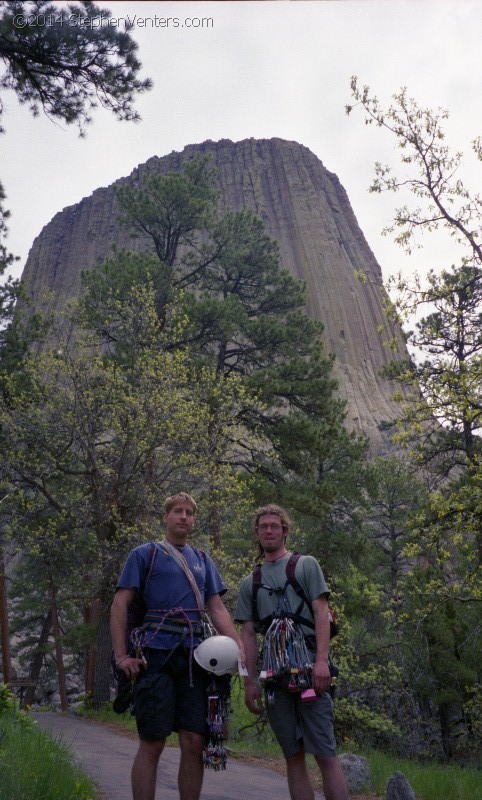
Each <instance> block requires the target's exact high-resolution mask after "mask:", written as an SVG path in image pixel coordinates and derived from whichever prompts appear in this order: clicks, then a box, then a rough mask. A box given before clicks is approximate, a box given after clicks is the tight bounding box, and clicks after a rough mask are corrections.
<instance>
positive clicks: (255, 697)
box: [241, 621, 263, 714]
mask: <svg viewBox="0 0 482 800" xmlns="http://www.w3.org/2000/svg"><path fill="white" fill-rule="evenodd" d="M241 637H242V640H243V644H244V650H245V653H246V669H247V670H248V675H247V677H246V678H245V679H244V702H245V703H246V706H247V708H249V710H250V711H251V712H252V713H253V714H261V709H262V705H263V704H262V701H261V693H260V691H259V687H258V684H257V682H256V656H257V640H256V630H255V627H254V623H253V622H251V621H248V622H243V628H242V631H241Z"/></svg>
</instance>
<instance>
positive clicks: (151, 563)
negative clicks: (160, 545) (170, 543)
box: [139, 542, 157, 595]
mask: <svg viewBox="0 0 482 800" xmlns="http://www.w3.org/2000/svg"><path fill="white" fill-rule="evenodd" d="M156 555H157V547H156V545H155V544H154V542H151V549H150V551H149V565H148V567H147V571H146V572H145V573H144V578H143V581H142V585H141V588H140V590H139V591H140V593H141V594H142V595H144V592H145V590H146V586H147V584H148V583H149V579H150V577H151V574H152V570H153V568H154V562H155V560H156Z"/></svg>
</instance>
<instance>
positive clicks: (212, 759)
mask: <svg viewBox="0 0 482 800" xmlns="http://www.w3.org/2000/svg"><path fill="white" fill-rule="evenodd" d="M230 692H231V682H230V676H229V675H220V676H216V677H214V678H213V680H212V681H211V683H210V684H209V686H208V688H207V694H208V714H207V723H208V735H207V739H206V744H205V746H204V754H203V761H204V767H205V769H214V770H215V771H216V772H219V771H220V770H223V769H226V762H227V760H228V752H227V750H226V747H225V745H224V740H225V733H226V725H227V722H228V719H229V716H230V712H231V707H230V704H229V696H230Z"/></svg>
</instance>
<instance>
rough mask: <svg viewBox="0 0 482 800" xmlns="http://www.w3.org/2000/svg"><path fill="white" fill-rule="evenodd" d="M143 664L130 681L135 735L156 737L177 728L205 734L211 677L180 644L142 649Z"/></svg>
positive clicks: (177, 729) (167, 734)
mask: <svg viewBox="0 0 482 800" xmlns="http://www.w3.org/2000/svg"><path fill="white" fill-rule="evenodd" d="M144 654H145V657H146V661H147V668H146V669H143V670H142V671H141V673H140V675H139V677H138V679H137V681H136V683H135V684H134V711H133V713H134V715H135V717H136V722H137V730H138V733H139V738H140V739H143V740H145V741H159V740H160V739H165V738H166V737H167V736H169V734H170V733H172V731H179V730H180V729H182V730H186V731H193V732H194V733H200V734H201V735H203V736H206V735H207V721H206V718H207V688H208V686H209V684H210V683H211V680H212V678H213V676H212V675H210V674H209V673H208V672H206V671H205V670H203V669H201V667H200V666H199V665H198V664H197V662H196V661H195V660H194V658H192V659H191V665H192V666H191V676H192V683H193V686H190V670H189V650H186V649H185V648H184V647H183V646H182V645H181V646H180V647H178V648H177V649H175V650H174V651H171V650H154V649H152V648H151V649H146V650H145V652H144Z"/></svg>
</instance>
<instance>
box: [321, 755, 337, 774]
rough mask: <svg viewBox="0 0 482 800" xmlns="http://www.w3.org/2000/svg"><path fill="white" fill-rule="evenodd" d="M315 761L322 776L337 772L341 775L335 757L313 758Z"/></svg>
mask: <svg viewBox="0 0 482 800" xmlns="http://www.w3.org/2000/svg"><path fill="white" fill-rule="evenodd" d="M315 761H316V763H317V764H318V766H319V768H320V771H321V773H322V774H323V773H326V774H333V773H338V772H340V773H341V774H343V770H342V768H341V766H340V762H339V761H338V758H337V756H315Z"/></svg>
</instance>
